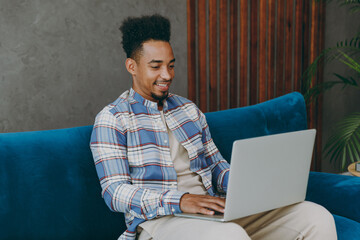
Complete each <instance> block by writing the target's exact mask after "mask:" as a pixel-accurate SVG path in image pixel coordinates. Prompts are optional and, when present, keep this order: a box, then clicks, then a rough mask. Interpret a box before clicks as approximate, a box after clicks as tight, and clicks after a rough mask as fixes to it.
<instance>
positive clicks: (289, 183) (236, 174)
mask: <svg viewBox="0 0 360 240" xmlns="http://www.w3.org/2000/svg"><path fill="white" fill-rule="evenodd" d="M315 135H316V130H315V129H310V130H304V131H297V132H290V133H283V134H276V135H269V136H264V137H256V138H250V139H244V140H237V141H235V142H234V144H233V149H232V155H231V166H230V176H229V182H228V191H227V196H226V203H225V212H224V214H221V215H220V214H219V215H210V216H209V215H202V214H188V213H180V214H175V216H179V217H189V218H198V219H205V220H212V221H220V222H227V221H231V220H234V219H238V218H242V217H246V216H249V215H253V214H256V213H260V212H264V211H269V210H272V209H276V208H280V207H284V206H287V205H291V204H294V203H297V202H302V201H304V200H305V195H306V189H307V183H308V177H309V171H310V164H311V159H312V154H313V148H314V141H315Z"/></svg>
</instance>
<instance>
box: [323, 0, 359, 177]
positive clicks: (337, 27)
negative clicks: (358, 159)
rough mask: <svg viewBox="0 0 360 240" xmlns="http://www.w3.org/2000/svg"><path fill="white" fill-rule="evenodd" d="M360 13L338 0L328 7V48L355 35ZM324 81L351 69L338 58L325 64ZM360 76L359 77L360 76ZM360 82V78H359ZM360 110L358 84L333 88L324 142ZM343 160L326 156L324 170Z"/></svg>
mask: <svg viewBox="0 0 360 240" xmlns="http://www.w3.org/2000/svg"><path fill="white" fill-rule="evenodd" d="M359 16H360V13H355V14H352V15H351V14H350V13H349V11H348V10H347V9H346V8H345V7H339V6H338V5H337V4H336V1H333V2H332V3H330V4H328V5H327V7H326V25H325V48H329V47H333V46H336V43H337V42H339V41H343V40H345V39H351V38H352V37H354V36H355V34H356V32H359V31H360V21H359ZM324 73H325V75H324V81H333V80H337V78H336V77H334V76H333V73H338V74H342V75H344V76H347V75H348V74H350V73H351V72H350V71H349V70H348V68H347V67H346V66H345V65H344V64H342V63H339V62H337V61H334V62H330V63H328V64H327V65H325V69H324ZM358 80H359V79H358ZM358 83H359V82H358ZM355 111H357V112H360V90H359V89H354V88H346V89H344V90H343V89H341V87H336V88H333V89H332V90H330V91H328V92H326V94H325V95H324V112H323V143H325V142H326V141H327V140H328V138H329V136H330V134H331V133H332V130H333V128H334V126H335V124H336V123H337V122H338V121H339V120H341V119H343V118H344V117H345V116H346V115H348V114H350V113H352V112H355ZM339 163H340V162H337V163H335V164H330V161H329V158H325V156H324V155H323V159H322V171H324V172H339V170H340V165H339Z"/></svg>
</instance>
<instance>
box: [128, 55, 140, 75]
mask: <svg viewBox="0 0 360 240" xmlns="http://www.w3.org/2000/svg"><path fill="white" fill-rule="evenodd" d="M125 66H126V70H127V71H128V72H129V73H130V74H131V75H135V72H136V67H137V66H136V62H135V60H134V59H132V58H127V59H126V61H125Z"/></svg>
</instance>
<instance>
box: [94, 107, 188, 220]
mask: <svg viewBox="0 0 360 240" xmlns="http://www.w3.org/2000/svg"><path fill="white" fill-rule="evenodd" d="M126 133H127V130H126V129H125V128H124V127H123V124H121V120H119V119H117V118H116V117H115V116H114V115H113V114H112V113H111V112H109V111H108V110H107V111H106V109H104V110H103V111H102V112H100V113H99V114H98V116H97V117H96V120H95V124H94V128H93V131H92V134H91V140H90V148H91V151H92V154H93V158H94V162H95V167H96V172H97V174H98V177H99V180H100V184H101V187H102V197H103V198H104V200H105V202H106V204H107V205H108V207H109V208H110V209H111V210H112V211H114V212H124V213H130V214H131V215H133V216H134V217H136V218H140V219H145V220H148V219H153V218H155V217H157V216H165V215H172V214H174V213H180V212H181V210H180V198H181V197H182V195H183V194H185V192H179V191H174V190H168V191H164V192H159V191H156V190H150V189H146V188H140V187H137V186H135V185H133V184H132V179H131V175H130V169H129V162H128V158H127V137H126Z"/></svg>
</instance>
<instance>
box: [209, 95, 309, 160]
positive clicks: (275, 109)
mask: <svg viewBox="0 0 360 240" xmlns="http://www.w3.org/2000/svg"><path fill="white" fill-rule="evenodd" d="M205 116H206V120H207V122H208V125H209V128H210V132H211V136H212V138H213V140H214V142H215V145H216V146H217V147H218V149H219V151H220V152H221V154H222V155H223V157H224V158H225V159H226V160H227V161H230V157H231V151H232V145H233V142H234V141H235V140H238V139H245V138H252V137H258V136H264V135H271V134H278V133H284V132H291V131H299V130H304V129H306V128H307V120H306V107H305V101H304V97H303V96H302V95H301V94H300V93H297V92H293V93H289V94H286V95H284V96H281V97H278V98H275V99H272V100H269V101H266V102H263V103H260V104H256V105H252V106H248V107H242V108H234V109H229V110H223V111H217V112H210V113H205Z"/></svg>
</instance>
